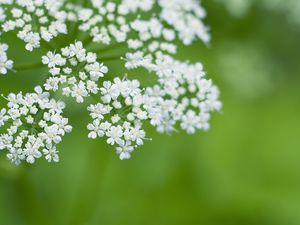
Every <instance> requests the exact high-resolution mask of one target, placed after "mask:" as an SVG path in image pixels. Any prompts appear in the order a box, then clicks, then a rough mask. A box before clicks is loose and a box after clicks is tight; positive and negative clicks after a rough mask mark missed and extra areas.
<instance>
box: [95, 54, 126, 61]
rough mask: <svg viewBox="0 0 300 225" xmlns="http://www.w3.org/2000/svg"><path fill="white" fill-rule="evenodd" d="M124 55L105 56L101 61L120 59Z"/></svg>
mask: <svg viewBox="0 0 300 225" xmlns="http://www.w3.org/2000/svg"><path fill="white" fill-rule="evenodd" d="M121 57H122V56H120V55H116V56H108V57H103V58H99V60H100V61H101V62H109V61H114V60H119V59H121Z"/></svg>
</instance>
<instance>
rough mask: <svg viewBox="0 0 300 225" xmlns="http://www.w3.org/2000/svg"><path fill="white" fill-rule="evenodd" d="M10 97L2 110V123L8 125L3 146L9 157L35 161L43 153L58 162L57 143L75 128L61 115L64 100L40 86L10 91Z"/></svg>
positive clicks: (0, 143) (0, 146) (0, 137)
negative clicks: (14, 92) (16, 92)
mask: <svg viewBox="0 0 300 225" xmlns="http://www.w3.org/2000/svg"><path fill="white" fill-rule="evenodd" d="M7 101H8V104H7V106H8V109H7V110H6V109H2V110H1V112H0V127H4V128H6V133H3V134H1V135H0V150H7V151H8V153H7V158H8V159H9V160H10V161H11V162H13V163H14V164H16V165H18V164H20V163H21V161H22V160H26V161H27V162H28V163H31V164H32V163H34V162H35V160H36V159H37V158H40V157H42V156H43V155H44V156H45V158H46V160H47V161H49V162H51V161H54V162H58V161H59V156H58V154H57V153H58V151H57V150H56V145H57V144H58V143H60V142H61V140H62V137H63V136H64V135H65V133H69V132H71V130H72V127H71V126H70V125H68V119H66V118H64V117H63V116H62V113H63V109H64V107H65V104H64V103H63V102H60V101H56V100H54V99H50V98H49V93H47V92H43V90H42V88H41V87H39V86H38V87H36V88H35V93H27V94H26V95H23V94H22V93H19V94H10V95H9V96H8V97H7Z"/></svg>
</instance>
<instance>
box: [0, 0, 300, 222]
mask: <svg viewBox="0 0 300 225" xmlns="http://www.w3.org/2000/svg"><path fill="white" fill-rule="evenodd" d="M203 4H204V5H205V7H206V9H207V11H208V18H207V20H206V24H208V25H209V26H210V27H211V33H212V41H211V44H210V46H205V45H204V44H202V43H200V42H199V43H197V44H194V45H193V46H189V47H185V48H183V47H181V48H180V49H179V54H178V58H180V59H190V60H191V61H197V60H198V61H201V62H203V63H204V65H205V68H206V71H207V73H208V76H209V77H210V78H212V79H213V80H214V81H215V83H216V84H217V85H218V86H219V87H220V89H221V92H222V95H221V99H222V101H223V103H224V108H223V110H222V112H221V113H220V114H218V113H216V114H214V115H213V119H212V123H211V124H212V128H211V130H210V131H209V132H207V133H203V132H199V133H197V134H196V135H194V136H188V135H186V134H185V133H184V132H180V133H175V134H172V135H161V134H157V133H156V132H155V131H154V129H153V128H150V127H149V129H148V136H149V137H152V138H153V141H147V142H146V144H145V145H144V146H143V147H141V148H139V149H138V150H136V151H135V152H134V154H133V158H132V159H131V160H128V161H120V160H119V159H118V157H117V155H116V154H115V152H114V150H113V149H112V148H111V147H110V146H108V145H106V144H105V141H104V140H96V141H94V140H89V139H87V138H86V136H87V133H88V132H87V130H86V128H85V127H86V124H87V123H88V122H89V118H88V116H87V113H86V111H85V105H82V106H81V107H80V106H78V105H76V104H74V102H72V101H71V102H69V103H70V104H69V106H68V108H67V116H69V117H70V122H71V123H72V125H73V127H74V131H73V133H72V134H69V135H67V136H66V137H65V138H64V141H63V143H62V144H60V146H59V150H60V157H61V162H60V163H58V164H49V163H47V162H46V161H45V160H38V161H37V162H36V163H35V164H34V165H33V166H21V167H15V166H13V165H11V164H10V163H9V162H7V161H6V160H5V152H0V159H1V160H0V225H48V224H49V225H50V224H51V225H102V224H105V225H108V224H109V225H127V224H128V225H141V224H143V225H148V224H149V225H169V224H170V225H177V224H178V225H182V224H187V225H200V224H201V225H202V224H203V225H299V224H300V163H299V162H300V137H299V136H300V128H299V125H300V93H299V84H300V83H299V81H300V80H299V79H300V78H299V75H300V73H299V72H300V63H299V59H300V27H299V26H296V25H294V24H290V23H288V21H287V20H286V18H285V15H284V14H280V13H278V12H276V13H275V12H271V11H266V10H264V9H262V8H260V7H259V5H256V6H254V7H253V8H252V9H251V10H250V12H249V13H248V14H247V15H245V16H244V17H242V18H234V17H231V16H230V14H228V12H227V11H226V9H225V8H224V6H223V5H222V4H217V3H216V2H214V1H210V0H206V1H204V3H203ZM10 43H13V45H12V44H11V48H10V55H11V56H12V58H13V59H15V61H16V63H18V62H23V61H24V59H25V60H26V61H30V60H31V58H32V57H36V56H38V55H41V54H44V53H45V51H40V50H37V51H35V52H34V53H32V54H29V53H23V52H24V50H23V48H24V46H23V44H22V42H20V41H17V40H15V39H12V38H11V39H10ZM24 54H26V55H25V56H26V57H24ZM108 65H109V66H110V67H111V68H112V72H114V73H115V74H122V73H121V72H122V69H121V68H120V66H119V65H118V63H116V62H109V63H108ZM43 74H46V73H45V71H44V70H31V71H26V72H21V73H10V74H9V75H7V76H1V77H0V91H1V93H4V94H8V93H9V92H18V91H21V90H22V91H31V90H32V89H33V87H34V86H35V85H37V84H39V82H41V81H42V80H43V79H44V77H45V75H43ZM0 104H1V106H4V104H5V102H4V101H3V100H2V99H1V100H0ZM83 106H84V107H83Z"/></svg>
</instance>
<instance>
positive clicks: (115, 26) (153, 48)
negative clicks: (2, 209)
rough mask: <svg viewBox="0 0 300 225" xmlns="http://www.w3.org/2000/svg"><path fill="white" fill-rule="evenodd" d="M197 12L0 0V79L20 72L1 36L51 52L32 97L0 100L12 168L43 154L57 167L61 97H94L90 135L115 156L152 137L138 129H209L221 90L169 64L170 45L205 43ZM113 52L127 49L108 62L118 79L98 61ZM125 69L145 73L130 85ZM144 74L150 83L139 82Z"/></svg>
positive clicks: (121, 0) (143, 3)
mask: <svg viewBox="0 0 300 225" xmlns="http://www.w3.org/2000/svg"><path fill="white" fill-rule="evenodd" d="M205 16H206V12H205V10H204V9H203V8H202V6H201V5H200V3H199V1H197V0H118V1H108V0H90V1H78V2H75V1H68V0H0V23H1V27H0V75H9V72H14V73H17V72H18V71H20V70H21V69H22V67H18V65H14V62H13V58H12V56H10V55H9V54H8V49H9V44H10V43H3V41H2V40H3V38H2V37H3V36H5V35H6V34H7V33H12V34H13V35H16V37H17V38H18V39H21V40H22V41H23V42H24V45H25V49H24V51H30V52H31V51H35V50H36V51H38V50H37V49H42V48H44V49H45V48H48V49H49V51H48V52H46V53H45V55H44V56H42V58H40V59H38V63H36V64H32V67H33V68H34V67H35V66H44V67H45V68H47V70H48V76H47V78H46V79H45V80H44V82H43V83H40V84H36V87H35V89H34V90H33V91H32V93H22V92H20V93H18V94H13V93H11V94H9V95H8V96H3V98H4V99H5V100H6V101H7V102H8V103H7V108H5V109H2V110H1V111H0V129H1V135H0V150H3V151H6V153H7V158H8V159H9V160H10V161H11V162H12V163H14V164H17V165H18V164H20V163H21V162H22V161H26V162H27V163H34V162H35V160H36V159H38V158H41V157H45V159H46V160H47V161H49V162H52V161H54V162H58V161H59V156H58V150H57V147H56V146H57V144H59V143H60V142H61V141H62V138H63V136H64V135H65V134H66V133H69V132H71V131H72V127H71V125H69V121H68V119H67V118H65V117H64V116H63V113H64V110H65V103H64V102H63V99H64V98H73V99H74V100H75V101H76V102H77V103H78V104H81V103H83V102H85V100H86V99H87V98H91V99H93V100H95V103H94V104H91V105H89V106H88V108H87V115H88V114H89V115H90V117H91V122H90V124H88V125H87V129H88V132H87V134H88V137H89V138H92V139H96V138H104V139H105V140H106V142H107V144H109V145H112V146H114V148H115V150H116V152H117V154H118V155H119V157H120V158H121V159H128V158H130V156H131V153H132V152H133V151H134V150H135V149H136V148H137V147H138V146H141V145H143V143H144V141H145V140H149V139H150V137H148V136H147V133H146V131H145V128H144V127H145V126H144V125H145V123H149V124H151V125H152V126H154V127H155V128H156V129H157V131H158V132H165V133H171V132H174V131H177V130H179V129H182V130H185V131H186V132H187V133H189V134H193V133H195V132H196V130H204V131H205V130H207V129H209V120H210V114H211V112H213V111H219V110H220V109H221V107H222V104H221V102H220V101H219V90H218V88H217V87H216V86H215V85H214V84H213V83H212V81H211V80H209V79H208V78H206V74H205V72H204V69H203V66H202V64H201V63H190V62H189V61H180V60H177V59H176V58H175V56H176V52H177V46H176V45H175V43H179V42H182V43H183V44H184V45H190V44H192V43H193V42H194V41H197V40H199V39H200V40H202V41H203V42H205V43H207V42H209V40H210V35H209V33H208V28H207V27H206V26H205V25H204V23H203V19H204V18H205ZM60 37H65V38H60ZM66 39H71V40H72V41H70V42H68V41H66ZM105 46H107V47H105ZM100 47H101V48H100ZM116 47H119V48H124V49H126V51H125V52H124V53H122V55H119V56H118V57H116V58H110V59H111V60H112V59H114V60H118V62H119V63H120V66H123V68H124V74H121V76H113V74H110V72H109V71H110V70H109V68H108V67H107V65H105V58H103V59H101V54H102V52H104V51H109V49H110V48H111V49H113V48H116ZM130 71H138V73H141V72H140V71H143V72H142V73H144V75H143V74H141V75H140V77H142V76H143V78H142V79H141V80H136V79H129V78H128V77H129V76H127V75H126V74H127V73H128V72H130ZM153 75H154V77H155V79H153ZM147 76H149V80H154V81H155V82H153V84H144V82H143V81H144V80H147ZM150 76H151V78H150ZM146 83H149V82H146ZM58 96H59V97H58ZM57 99H60V100H57Z"/></svg>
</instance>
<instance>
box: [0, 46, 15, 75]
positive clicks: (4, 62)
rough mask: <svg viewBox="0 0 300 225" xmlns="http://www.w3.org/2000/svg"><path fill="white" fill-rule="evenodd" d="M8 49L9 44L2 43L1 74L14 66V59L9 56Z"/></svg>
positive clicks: (0, 49) (0, 54) (0, 51)
mask: <svg viewBox="0 0 300 225" xmlns="http://www.w3.org/2000/svg"><path fill="white" fill-rule="evenodd" d="M7 49H8V45H7V44H0V74H6V73H7V70H10V69H12V67H13V61H12V60H10V59H8V58H7V53H6V52H7Z"/></svg>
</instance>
